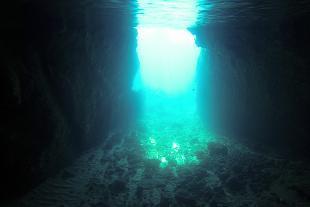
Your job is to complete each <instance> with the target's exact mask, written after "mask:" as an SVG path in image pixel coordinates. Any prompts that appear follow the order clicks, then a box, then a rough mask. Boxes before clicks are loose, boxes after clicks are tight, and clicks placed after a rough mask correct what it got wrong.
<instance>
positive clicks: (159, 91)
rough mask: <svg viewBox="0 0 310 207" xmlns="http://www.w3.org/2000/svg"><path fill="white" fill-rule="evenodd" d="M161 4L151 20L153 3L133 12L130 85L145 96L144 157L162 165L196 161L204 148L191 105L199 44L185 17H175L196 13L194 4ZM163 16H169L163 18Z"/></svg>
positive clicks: (142, 123)
mask: <svg viewBox="0 0 310 207" xmlns="http://www.w3.org/2000/svg"><path fill="white" fill-rule="evenodd" d="M141 1H142V0H141ZM143 2H144V1H143ZM160 2H162V4H165V5H166V4H169V2H167V1H160ZM144 3H145V2H144ZM170 3H171V2H170ZM162 4H160V5H159V10H156V9H155V10H156V15H158V16H161V14H162V15H163V17H165V18H163V17H162V18H157V20H159V21H157V22H153V20H156V19H155V17H154V8H156V5H154V4H152V7H151V9H149V7H148V5H149V4H145V5H144V4H142V5H143V6H145V9H144V11H145V13H143V15H141V16H139V18H138V19H139V22H140V24H139V26H138V27H137V31H138V37H137V43H138V46H137V53H138V57H139V62H140V68H139V71H138V73H137V75H136V77H135V80H134V83H133V90H136V91H140V92H141V93H143V97H144V104H143V116H142V117H141V120H140V122H139V126H140V127H139V129H140V131H139V132H138V134H139V138H140V143H141V145H142V147H143V148H144V149H145V152H146V158H147V159H155V160H159V161H160V163H161V164H160V165H161V167H166V166H168V165H170V164H172V165H174V166H177V165H184V164H193V163H199V159H198V158H197V152H198V151H201V150H203V148H204V146H205V145H206V141H207V140H206V137H207V136H206V132H205V130H204V128H203V124H202V122H201V120H200V118H199V116H198V113H197V110H196V105H197V104H196V68H197V62H198V57H199V54H200V48H199V47H197V45H196V44H195V38H194V36H193V35H192V34H191V33H190V32H189V31H188V30H187V29H186V28H187V26H188V25H187V22H186V21H178V20H179V19H180V15H181V14H182V15H183V16H186V20H189V19H195V13H194V10H193V8H194V7H193V5H192V4H188V5H186V4H180V5H182V6H183V7H184V8H185V9H184V8H183V7H182V8H183V10H182V8H180V9H175V7H177V6H178V5H177V4H174V5H173V7H172V9H171V10H170V11H169V5H166V6H167V7H166V9H162V6H163V5H162ZM147 11H149V12H147ZM148 14H150V16H148ZM171 15H172V16H171ZM152 17H153V18H152ZM163 19H166V21H167V19H170V20H169V21H168V24H165V23H164V22H163V21H162V20H163ZM175 20H176V21H175ZM171 23H173V25H171Z"/></svg>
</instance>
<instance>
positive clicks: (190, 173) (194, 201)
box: [9, 133, 310, 207]
mask: <svg viewBox="0 0 310 207" xmlns="http://www.w3.org/2000/svg"><path fill="white" fill-rule="evenodd" d="M142 155H143V150H142V149H141V147H140V144H139V143H138V142H137V137H136V135H135V134H134V133H131V134H130V135H124V134H123V135H122V134H120V133H115V134H111V135H110V136H109V138H108V139H106V141H105V142H104V143H103V144H102V145H101V146H98V147H97V148H95V149H92V150H90V151H88V152H87V153H85V154H84V155H83V156H82V157H80V158H79V159H78V160H76V161H75V163H74V164H73V165H72V166H69V167H67V168H65V169H64V170H62V171H61V172H60V173H59V174H58V175H56V176H54V177H51V178H49V179H48V180H46V181H45V182H44V183H42V184H41V185H39V186H38V187H37V188H35V189H34V190H33V191H32V192H30V193H28V194H27V195H26V196H24V197H23V198H22V199H21V200H19V201H16V203H14V204H10V205H9V206H18V207H28V206H29V207H30V206H31V207H37V206H40V207H42V206H53V207H105V206H107V207H114V206H203V207H221V206H222V207H226V206H227V207H235V206H236V207H237V206H238V207H246V206H253V207H254V206H255V207H278V206H279V207H282V206H283V207H284V206H297V207H306V206H310V169H309V166H307V165H305V164H303V163H301V162H288V161H286V160H282V159H278V158H272V157H267V156H264V155H262V154H257V153H254V152H252V151H251V150H249V149H248V148H246V147H244V146H242V145H241V144H238V143H232V142H231V141H229V140H225V138H221V139H218V141H217V142H214V141H212V143H211V142H210V143H209V145H208V150H207V151H206V152H205V153H201V155H200V159H201V162H200V163H199V164H197V165H186V166H185V165H184V166H175V165H174V166H169V165H168V166H167V167H165V168H160V167H159V162H158V161H156V160H145V159H144V157H143V156H142Z"/></svg>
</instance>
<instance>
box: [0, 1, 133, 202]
mask: <svg viewBox="0 0 310 207" xmlns="http://www.w3.org/2000/svg"><path fill="white" fill-rule="evenodd" d="M23 2H24V3H22V2H20V3H19V4H18V3H14V4H13V3H12V5H10V6H9V7H8V8H11V10H10V11H9V10H8V11H7V13H4V14H3V13H2V15H4V16H6V19H5V23H4V24H2V26H1V39H0V45H1V55H0V58H1V61H0V62H1V63H0V64H1V66H0V67H1V75H0V83H1V86H0V88H1V96H2V97H1V109H0V117H1V118H0V123H1V124H0V137H1V141H0V145H1V156H0V157H1V158H2V160H1V164H2V169H3V170H2V173H4V175H5V176H3V177H1V188H2V189H1V191H5V192H6V194H1V196H4V197H5V198H9V197H11V196H15V195H14V194H19V193H22V192H24V191H26V190H27V189H29V188H30V187H32V186H33V185H35V184H36V183H38V182H40V181H41V180H43V179H44V178H46V177H47V176H48V175H50V174H53V173H54V172H56V171H57V170H58V169H60V168H62V167H63V166H64V165H66V164H68V163H70V162H71V161H72V160H73V158H74V157H77V156H78V155H79V154H80V153H81V152H83V151H85V150H86V149H88V148H90V147H92V146H94V145H96V144H97V143H98V142H99V141H101V140H102V139H103V137H104V136H105V135H106V134H107V133H108V129H113V128H115V127H116V123H117V125H118V126H122V125H123V126H125V125H126V124H127V123H130V121H131V117H132V114H130V113H133V112H132V111H134V110H133V106H134V105H136V103H135V104H134V102H135V101H136V100H134V98H133V97H134V94H131V93H132V92H131V90H130V89H131V81H132V79H133V76H134V73H135V69H136V68H135V66H136V60H137V57H136V51H135V48H136V45H135V44H136V43H135V38H136V31H135V29H134V28H133V27H132V26H131V25H132V24H133V20H132V18H130V17H129V16H128V15H127V16H126V15H124V14H123V13H122V14H121V13H120V12H117V11H113V9H109V12H106V11H104V10H103V9H101V10H100V9H97V7H95V6H94V5H92V4H91V3H90V4H88V5H83V4H80V3H82V2H79V1H75V2H74V4H73V3H72V4H69V3H70V2H68V1H66V2H64V1H63V2H60V1H50V2H45V1H44V2H42V1H36V0H34V1H23ZM43 4H44V5H43ZM13 10H14V11H15V14H16V15H13V14H11V13H9V12H11V11H13ZM18 189H19V190H18ZM13 192H14V194H12V193H13Z"/></svg>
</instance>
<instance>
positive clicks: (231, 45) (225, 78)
mask: <svg viewBox="0 0 310 207" xmlns="http://www.w3.org/2000/svg"><path fill="white" fill-rule="evenodd" d="M308 20H309V17H307V16H301V17H294V18H290V19H289V20H288V19H285V20H284V19H283V20H282V21H279V20H278V21H276V23H275V22H274V21H272V19H270V21H269V23H268V22H264V23H262V22H253V23H252V24H248V25H246V26H241V27H238V25H236V24H217V25H211V24H210V25H208V26H206V27H204V28H199V29H197V30H193V32H194V33H195V34H196V35H197V44H198V45H199V46H201V47H203V48H206V52H205V54H203V55H202V57H201V60H200V63H201V67H200V68H199V73H200V74H199V75H198V77H199V78H200V80H199V81H200V86H199V93H200V94H199V97H201V99H200V109H201V111H202V112H203V114H204V118H205V119H206V120H207V123H210V125H209V126H208V127H209V128H210V129H211V130H213V131H216V132H218V133H219V134H222V135H226V136H228V137H232V138H238V139H240V140H243V141H245V142H246V143H247V144H249V145H253V146H254V147H255V148H259V149H266V148H269V150H270V151H272V152H281V153H282V154H287V155H296V156H297V155H301V157H302V156H304V158H306V157H307V156H306V155H309V150H308V149H309V146H310V145H309V143H310V141H309V139H308V137H309V110H308V106H309V104H310V102H309V101H310V97H309V88H310V83H309V64H310V56H309V52H307V51H308V49H309V48H310V41H309V38H308V37H309V36H310V32H309V29H307V28H308V26H306V25H309V21H308ZM288 146H290V147H288Z"/></svg>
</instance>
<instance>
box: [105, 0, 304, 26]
mask: <svg viewBox="0 0 310 207" xmlns="http://www.w3.org/2000/svg"><path fill="white" fill-rule="evenodd" d="M309 2H310V1H308V0H299V1H293V0H252V1H249V0H247V1H245V0H226V1H223V0H208V1H207V0H137V1H129V0H127V1H121V0H106V1H104V3H103V4H102V5H100V6H102V7H104V8H114V9H120V10H121V11H122V12H126V13H128V12H130V13H132V14H133V15H135V16H136V17H137V22H136V23H138V24H143V25H160V26H168V27H177V28H180V27H189V26H194V25H204V24H209V23H221V22H231V23H234V24H236V23H237V24H241V23H250V22H253V21H277V20H282V19H285V18H287V17H290V16H294V15H300V14H303V13H304V14H305V13H308V12H309V11H310V3H309Z"/></svg>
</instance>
